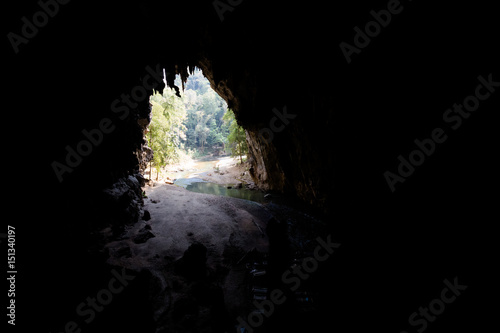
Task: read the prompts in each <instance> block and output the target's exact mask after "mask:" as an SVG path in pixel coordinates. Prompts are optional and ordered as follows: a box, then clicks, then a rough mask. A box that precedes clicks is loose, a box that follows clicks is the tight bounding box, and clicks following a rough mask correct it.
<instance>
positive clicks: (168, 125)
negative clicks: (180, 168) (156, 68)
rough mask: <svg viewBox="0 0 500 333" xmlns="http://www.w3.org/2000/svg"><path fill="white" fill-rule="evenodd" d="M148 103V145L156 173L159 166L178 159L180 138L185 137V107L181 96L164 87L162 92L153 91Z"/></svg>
mask: <svg viewBox="0 0 500 333" xmlns="http://www.w3.org/2000/svg"><path fill="white" fill-rule="evenodd" d="M150 103H151V105H152V107H151V123H150V124H149V133H148V136H147V137H148V146H149V147H151V149H153V160H152V164H153V165H154V167H155V168H156V170H157V174H158V173H159V170H160V168H161V167H164V166H165V165H167V164H170V163H175V162H177V161H178V160H179V151H180V149H181V140H182V139H184V138H185V134H184V130H185V126H184V124H183V122H184V119H185V118H186V108H185V106H184V102H183V101H182V98H178V97H177V96H176V95H175V92H174V90H173V89H169V88H165V89H164V90H163V94H160V93H158V92H155V94H154V95H153V96H151V98H150Z"/></svg>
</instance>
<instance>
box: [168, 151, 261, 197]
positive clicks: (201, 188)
mask: <svg viewBox="0 0 500 333" xmlns="http://www.w3.org/2000/svg"><path fill="white" fill-rule="evenodd" d="M230 159H231V158H230V157H221V158H212V159H205V160H201V161H197V162H196V163H195V165H194V167H193V168H192V169H190V170H186V171H183V172H182V173H180V174H179V176H180V177H179V178H177V179H176V180H175V181H174V184H175V185H177V186H181V187H184V188H185V189H187V190H189V191H192V192H198V193H207V194H215V195H223V196H227V197H232V198H239V199H245V200H250V201H255V202H259V203H262V202H264V193H262V192H260V191H258V190H248V189H246V188H245V187H243V188H238V189H236V188H230V189H228V188H227V185H219V184H215V183H210V182H206V181H204V180H203V179H201V178H197V176H198V175H199V174H200V173H203V172H207V171H213V170H214V168H215V165H216V164H217V163H219V162H224V161H227V160H230ZM181 177H182V178H181ZM232 185H235V184H232Z"/></svg>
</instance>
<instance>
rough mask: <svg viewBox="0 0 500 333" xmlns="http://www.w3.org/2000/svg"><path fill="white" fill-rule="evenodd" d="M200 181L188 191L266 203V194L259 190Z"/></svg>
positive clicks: (194, 183) (189, 187) (193, 182)
mask: <svg viewBox="0 0 500 333" xmlns="http://www.w3.org/2000/svg"><path fill="white" fill-rule="evenodd" d="M193 179H194V178H191V179H190V180H193ZM199 180H200V181H192V182H191V183H190V184H189V185H187V186H186V189H187V190H189V191H192V192H198V193H207V194H216V195H224V196H227V197H232V198H239V199H245V200H251V201H256V202H264V193H262V192H260V191H258V190H248V189H246V188H244V187H243V188H227V186H226V185H219V184H214V183H209V182H205V181H203V180H201V179H199Z"/></svg>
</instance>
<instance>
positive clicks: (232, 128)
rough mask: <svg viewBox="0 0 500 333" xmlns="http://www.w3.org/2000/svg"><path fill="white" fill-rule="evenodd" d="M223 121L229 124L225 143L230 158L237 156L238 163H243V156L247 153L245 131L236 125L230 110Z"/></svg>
mask: <svg viewBox="0 0 500 333" xmlns="http://www.w3.org/2000/svg"><path fill="white" fill-rule="evenodd" d="M223 119H224V121H225V122H226V123H228V124H229V135H228V136H227V141H228V145H229V147H230V148H231V156H233V157H236V156H239V157H240V162H241V163H243V155H246V154H247V153H248V145H247V137H246V131H245V129H244V128H243V127H241V126H239V125H238V123H237V122H236V119H235V117H234V112H233V111H232V110H231V109H227V111H226V114H224V117H223Z"/></svg>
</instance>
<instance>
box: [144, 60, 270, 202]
mask: <svg viewBox="0 0 500 333" xmlns="http://www.w3.org/2000/svg"><path fill="white" fill-rule="evenodd" d="M175 85H176V86H178V87H180V86H181V85H182V83H181V78H180V76H179V75H177V76H176V79H175ZM180 95H181V97H179V96H177V95H176V93H175V90H174V89H172V88H170V87H168V86H166V87H165V89H164V90H163V94H160V93H159V92H157V91H154V93H153V95H152V96H151V97H150V104H151V106H152V110H151V123H150V124H149V127H148V130H147V132H146V137H147V142H148V146H149V147H150V148H151V149H152V152H153V157H152V159H151V160H150V162H149V166H148V168H147V169H146V170H145V178H147V179H149V183H150V185H154V183H155V182H156V183H167V184H171V185H177V186H182V187H184V188H186V189H188V190H190V191H195V192H202V193H210V194H218V195H227V196H231V197H238V198H243V199H247V200H254V201H261V200H262V199H263V194H262V193H261V192H259V191H256V190H255V188H256V187H255V184H254V183H253V180H252V178H251V176H250V174H249V171H248V170H249V165H248V162H247V157H246V155H247V153H248V147H247V142H246V133H245V130H244V129H243V128H242V127H241V126H238V124H237V122H236V120H235V116H234V113H233V111H232V110H230V109H228V107H227V103H226V101H225V100H224V99H223V98H222V97H220V96H219V95H218V94H217V93H216V92H215V91H214V90H213V89H212V88H211V86H210V82H209V81H208V79H207V78H205V77H204V76H203V72H202V71H201V70H200V69H198V68H195V70H194V72H193V73H190V76H189V77H188V79H187V82H186V83H185V85H184V90H182V89H181V90H180Z"/></svg>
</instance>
